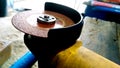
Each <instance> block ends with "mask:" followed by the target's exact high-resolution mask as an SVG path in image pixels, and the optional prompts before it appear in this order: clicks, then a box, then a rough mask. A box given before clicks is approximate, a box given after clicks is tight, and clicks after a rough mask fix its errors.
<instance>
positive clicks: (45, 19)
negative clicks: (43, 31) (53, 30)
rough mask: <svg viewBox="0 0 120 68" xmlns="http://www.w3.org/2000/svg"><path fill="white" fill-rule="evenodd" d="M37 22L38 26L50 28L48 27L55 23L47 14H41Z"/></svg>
mask: <svg viewBox="0 0 120 68" xmlns="http://www.w3.org/2000/svg"><path fill="white" fill-rule="evenodd" d="M37 22H38V24H39V25H42V26H50V25H54V24H55V22H56V18H55V17H54V16H52V15H48V14H41V15H40V16H39V17H38V18H37Z"/></svg>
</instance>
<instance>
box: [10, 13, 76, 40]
mask: <svg viewBox="0 0 120 68" xmlns="http://www.w3.org/2000/svg"><path fill="white" fill-rule="evenodd" d="M40 14H49V15H53V16H54V17H56V18H57V20H56V24H55V26H54V27H52V28H44V27H40V26H39V24H38V23H37V17H38V16H39V15H40ZM12 24H13V26H14V27H15V28H16V29H18V30H20V31H22V32H24V33H27V34H30V35H34V36H38V37H44V38H47V37H48V32H49V30H50V29H55V28H63V27H66V26H70V25H73V24H74V22H73V21H72V20H71V19H70V18H68V17H67V16H65V15H62V14H60V13H56V12H52V11H44V12H42V13H41V12H37V11H25V12H20V13H17V14H16V15H15V16H13V18H12Z"/></svg>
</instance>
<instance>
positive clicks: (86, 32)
mask: <svg viewBox="0 0 120 68" xmlns="http://www.w3.org/2000/svg"><path fill="white" fill-rule="evenodd" d="M14 14H16V12H15V13H13V11H12V10H9V14H8V16H6V17H3V18H0V41H1V40H2V41H4V40H5V41H6V40H7V41H9V42H11V43H10V44H9V45H10V46H12V53H11V56H10V58H9V59H8V60H7V61H6V62H5V63H4V64H3V66H1V68H9V67H10V66H11V65H12V64H13V63H14V62H15V61H17V60H18V59H19V58H20V57H21V56H23V55H24V54H25V53H26V52H27V51H28V49H27V47H26V46H25V44H24V42H23V35H24V34H23V33H22V32H20V31H18V30H17V29H15V28H14V27H13V25H12V24H11V18H12V16H13V15H14ZM119 26H120V25H119V24H116V23H115V22H109V21H103V20H99V19H96V18H90V17H86V18H85V19H84V27H83V31H82V33H81V36H80V39H79V40H81V41H82V42H83V46H85V47H86V48H88V49H91V50H93V51H94V52H96V53H98V54H100V55H102V56H104V57H106V58H108V59H110V60H112V61H113V62H115V63H118V64H120V59H119V58H120V57H119V56H120V54H119V46H120V39H119V35H120V34H119V33H120V30H119V29H120V28H119ZM116 28H117V29H116ZM32 68H38V67H37V63H36V64H35V65H34V66H33V67H32Z"/></svg>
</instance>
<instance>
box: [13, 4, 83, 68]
mask: <svg viewBox="0 0 120 68" xmlns="http://www.w3.org/2000/svg"><path fill="white" fill-rule="evenodd" d="M12 24H13V25H14V26H15V28H17V29H18V30H20V31H22V32H24V33H25V35H24V42H25V44H26V46H27V47H28V48H29V50H30V51H31V52H32V53H33V54H34V55H35V56H36V58H37V59H38V63H39V68H54V67H56V66H54V65H52V64H51V62H52V59H53V57H54V56H55V55H56V54H57V53H58V52H60V51H61V50H63V49H66V48H68V47H70V46H72V45H73V44H74V43H75V42H76V40H77V39H78V38H79V36H80V33H81V30H82V26H83V23H82V16H81V14H79V13H78V12H77V11H76V10H74V9H72V8H69V7H67V6H64V5H60V4H56V3H50V2H46V3H45V10H44V11H43V12H37V11H25V12H20V13H18V14H16V15H15V16H14V17H13V18H12Z"/></svg>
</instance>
